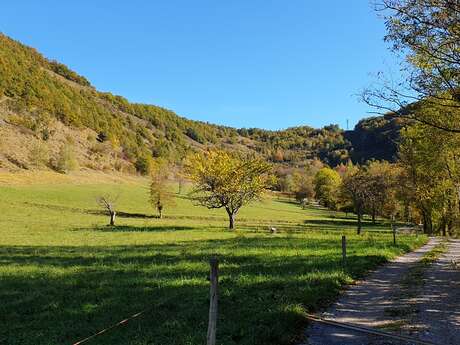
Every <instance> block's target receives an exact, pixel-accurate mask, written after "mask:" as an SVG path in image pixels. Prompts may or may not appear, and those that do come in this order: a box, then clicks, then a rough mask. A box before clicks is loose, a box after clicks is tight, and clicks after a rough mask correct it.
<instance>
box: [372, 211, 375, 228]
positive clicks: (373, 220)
mask: <svg viewBox="0 0 460 345" xmlns="http://www.w3.org/2000/svg"><path fill="white" fill-rule="evenodd" d="M372 224H375V207H372Z"/></svg>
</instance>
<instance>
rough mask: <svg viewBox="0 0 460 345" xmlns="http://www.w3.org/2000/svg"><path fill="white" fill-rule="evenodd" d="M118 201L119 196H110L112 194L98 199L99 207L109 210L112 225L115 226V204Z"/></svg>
mask: <svg viewBox="0 0 460 345" xmlns="http://www.w3.org/2000/svg"><path fill="white" fill-rule="evenodd" d="M117 200H118V195H110V194H105V195H101V196H99V197H97V199H96V201H97V203H98V205H99V206H101V207H102V208H104V209H105V210H107V212H108V213H109V216H110V223H109V224H110V225H111V226H114V225H115V216H116V214H117V213H116V211H115V204H116V202H117Z"/></svg>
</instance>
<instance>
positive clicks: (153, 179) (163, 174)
mask: <svg viewBox="0 0 460 345" xmlns="http://www.w3.org/2000/svg"><path fill="white" fill-rule="evenodd" d="M168 175H169V168H168V164H167V163H166V162H165V161H163V160H157V161H156V162H155V163H152V165H151V168H150V203H151V204H152V206H153V207H154V208H155V209H156V210H157V211H158V216H159V217H160V218H162V217H163V210H164V208H165V207H166V206H173V205H174V196H173V193H172V192H171V188H170V186H169V184H168Z"/></svg>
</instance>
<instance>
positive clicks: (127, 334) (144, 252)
mask: <svg viewBox="0 0 460 345" xmlns="http://www.w3.org/2000/svg"><path fill="white" fill-rule="evenodd" d="M58 177H59V176H58V175H56V178H55V179H54V178H53V177H52V175H51V177H50V178H49V179H48V180H47V181H41V182H40V183H34V181H33V180H32V181H30V180H28V181H27V183H26V182H24V183H21V181H20V179H19V180H17V178H16V180H14V183H8V178H6V179H5V178H4V179H3V180H2V179H1V178H0V182H2V184H1V185H0V284H1V288H0V324H1V325H2V327H0V343H1V344H8V345H16V344H21V345H27V344H34V345H36V344H43V345H45V344H46V345H48V344H49V345H51V344H73V343H74V342H76V341H77V340H79V339H81V338H85V337H87V336H89V335H91V334H93V333H95V332H97V331H100V330H101V329H104V328H106V327H108V326H111V325H112V324H114V323H116V322H119V321H120V320H122V319H124V318H126V317H128V316H130V315H132V314H134V313H137V312H139V311H142V310H144V309H148V310H147V311H146V312H145V314H143V315H142V316H140V317H139V318H137V319H134V320H132V321H130V322H128V323H127V324H125V325H123V326H120V327H117V328H115V329H113V330H111V331H110V332H107V333H106V334H104V335H101V336H98V337H97V338H95V339H93V340H91V341H89V342H88V344H136V345H141V344H156V345H160V344H161V345H175V344H177V345H179V344H180V345H198V344H200V345H202V344H205V342H206V330H207V322H208V307H209V305H208V303H209V299H208V295H209V282H208V280H207V279H208V271H209V263H208V261H209V258H210V257H211V256H214V255H216V256H217V257H218V258H219V261H220V285H219V289H220V291H219V293H220V295H219V320H218V329H217V343H218V344H222V345H232V344H247V345H253V344H263V345H270V344H273V345H282V344H293V343H295V342H296V341H297V340H299V339H300V337H301V336H302V329H303V327H304V326H305V325H306V320H305V318H304V315H305V313H306V312H312V311H316V310H318V309H320V308H321V307H324V306H326V305H327V304H328V303H330V302H332V301H333V300H334V299H335V298H336V297H337V295H338V293H339V292H340V290H341V288H342V287H343V286H344V284H347V283H351V282H352V281H353V280H354V279H356V278H359V277H361V276H362V275H363V274H365V272H367V271H368V270H369V269H372V268H375V267H376V266H377V265H379V264H381V263H383V262H385V261H386V260H388V259H390V258H393V257H394V256H396V255H399V254H401V253H403V252H406V251H409V250H411V249H413V248H415V247H417V246H420V245H422V244H423V243H424V242H425V241H426V238H425V237H424V236H419V237H418V238H415V237H413V236H400V237H399V238H398V245H397V246H393V244H392V235H391V233H390V232H389V228H390V227H389V225H388V224H386V223H385V222H383V221H380V222H379V223H377V224H375V225H373V224H371V223H370V222H369V221H368V220H367V221H366V222H365V224H364V234H363V235H360V236H357V235H356V234H355V219H354V217H353V216H352V215H349V216H346V215H345V214H343V213H336V212H331V211H328V210H324V209H319V208H314V207H310V208H308V209H305V210H303V209H302V208H300V207H299V206H298V205H297V204H296V203H294V202H293V201H292V200H289V199H286V198H278V197H276V196H273V195H268V196H267V197H266V198H265V200H264V201H262V202H258V203H254V204H252V205H250V206H247V207H245V208H243V209H242V210H241V212H240V213H239V214H238V217H237V223H236V226H237V230H236V231H229V230H227V229H226V226H227V219H226V214H225V211H223V210H207V209H205V208H203V207H199V206H195V205H193V204H192V202H191V201H190V200H189V199H188V197H187V195H186V194H185V193H183V194H181V195H179V194H177V195H176V198H175V199H176V200H175V203H176V205H175V206H174V207H170V208H168V207H166V208H165V210H164V214H165V218H164V219H158V218H156V216H155V212H154V210H153V208H152V207H151V206H150V205H149V203H148V188H147V187H148V181H147V180H143V179H130V180H129V181H126V182H123V179H121V178H120V179H117V180H116V181H112V180H107V181H106V180H104V179H103V178H100V179H95V180H96V181H97V183H95V184H92V183H89V182H88V181H90V180H91V179H87V180H85V181H77V180H76V181H73V180H72V179H68V180H65V179H64V180H62V179H60V178H58ZM174 188H176V187H175V186H174ZM107 192H111V193H116V194H119V199H118V203H117V210H118V215H117V219H116V222H117V225H116V226H115V227H108V226H106V224H107V222H108V216H107V215H105V214H104V212H103V210H102V209H100V208H99V207H98V205H97V203H96V198H97V196H98V195H101V194H103V193H107ZM268 227H276V228H277V229H278V232H277V233H276V234H270V233H269V231H268ZM343 234H346V235H347V241H348V263H347V267H346V268H343V267H342V265H341V236H342V235H343Z"/></svg>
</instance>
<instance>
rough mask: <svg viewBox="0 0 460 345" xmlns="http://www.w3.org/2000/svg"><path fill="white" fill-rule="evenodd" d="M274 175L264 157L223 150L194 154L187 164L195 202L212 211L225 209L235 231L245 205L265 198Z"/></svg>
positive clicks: (186, 167) (186, 171) (230, 226)
mask: <svg viewBox="0 0 460 345" xmlns="http://www.w3.org/2000/svg"><path fill="white" fill-rule="evenodd" d="M270 172H271V166H270V164H268V163H267V162H265V161H263V160H262V159H260V158H256V157H249V156H240V155H237V154H233V153H230V152H227V151H222V150H213V151H207V152H204V153H197V154H194V155H192V156H190V157H189V158H188V160H187V162H186V164H185V173H186V175H187V176H188V178H189V179H190V180H191V181H192V182H193V183H194V185H195V188H194V190H193V191H192V196H193V198H194V200H195V201H197V202H198V203H199V204H201V205H203V206H206V207H207V208H209V209H212V208H225V211H227V215H228V219H229V229H234V227H235V216H236V214H237V213H238V211H239V210H240V208H241V207H242V206H244V205H246V204H248V203H250V202H251V201H253V200H256V199H260V198H261V196H262V194H263V192H264V191H265V189H266V188H267V187H268V186H269V185H270V183H271V181H272V176H271V174H270Z"/></svg>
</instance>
